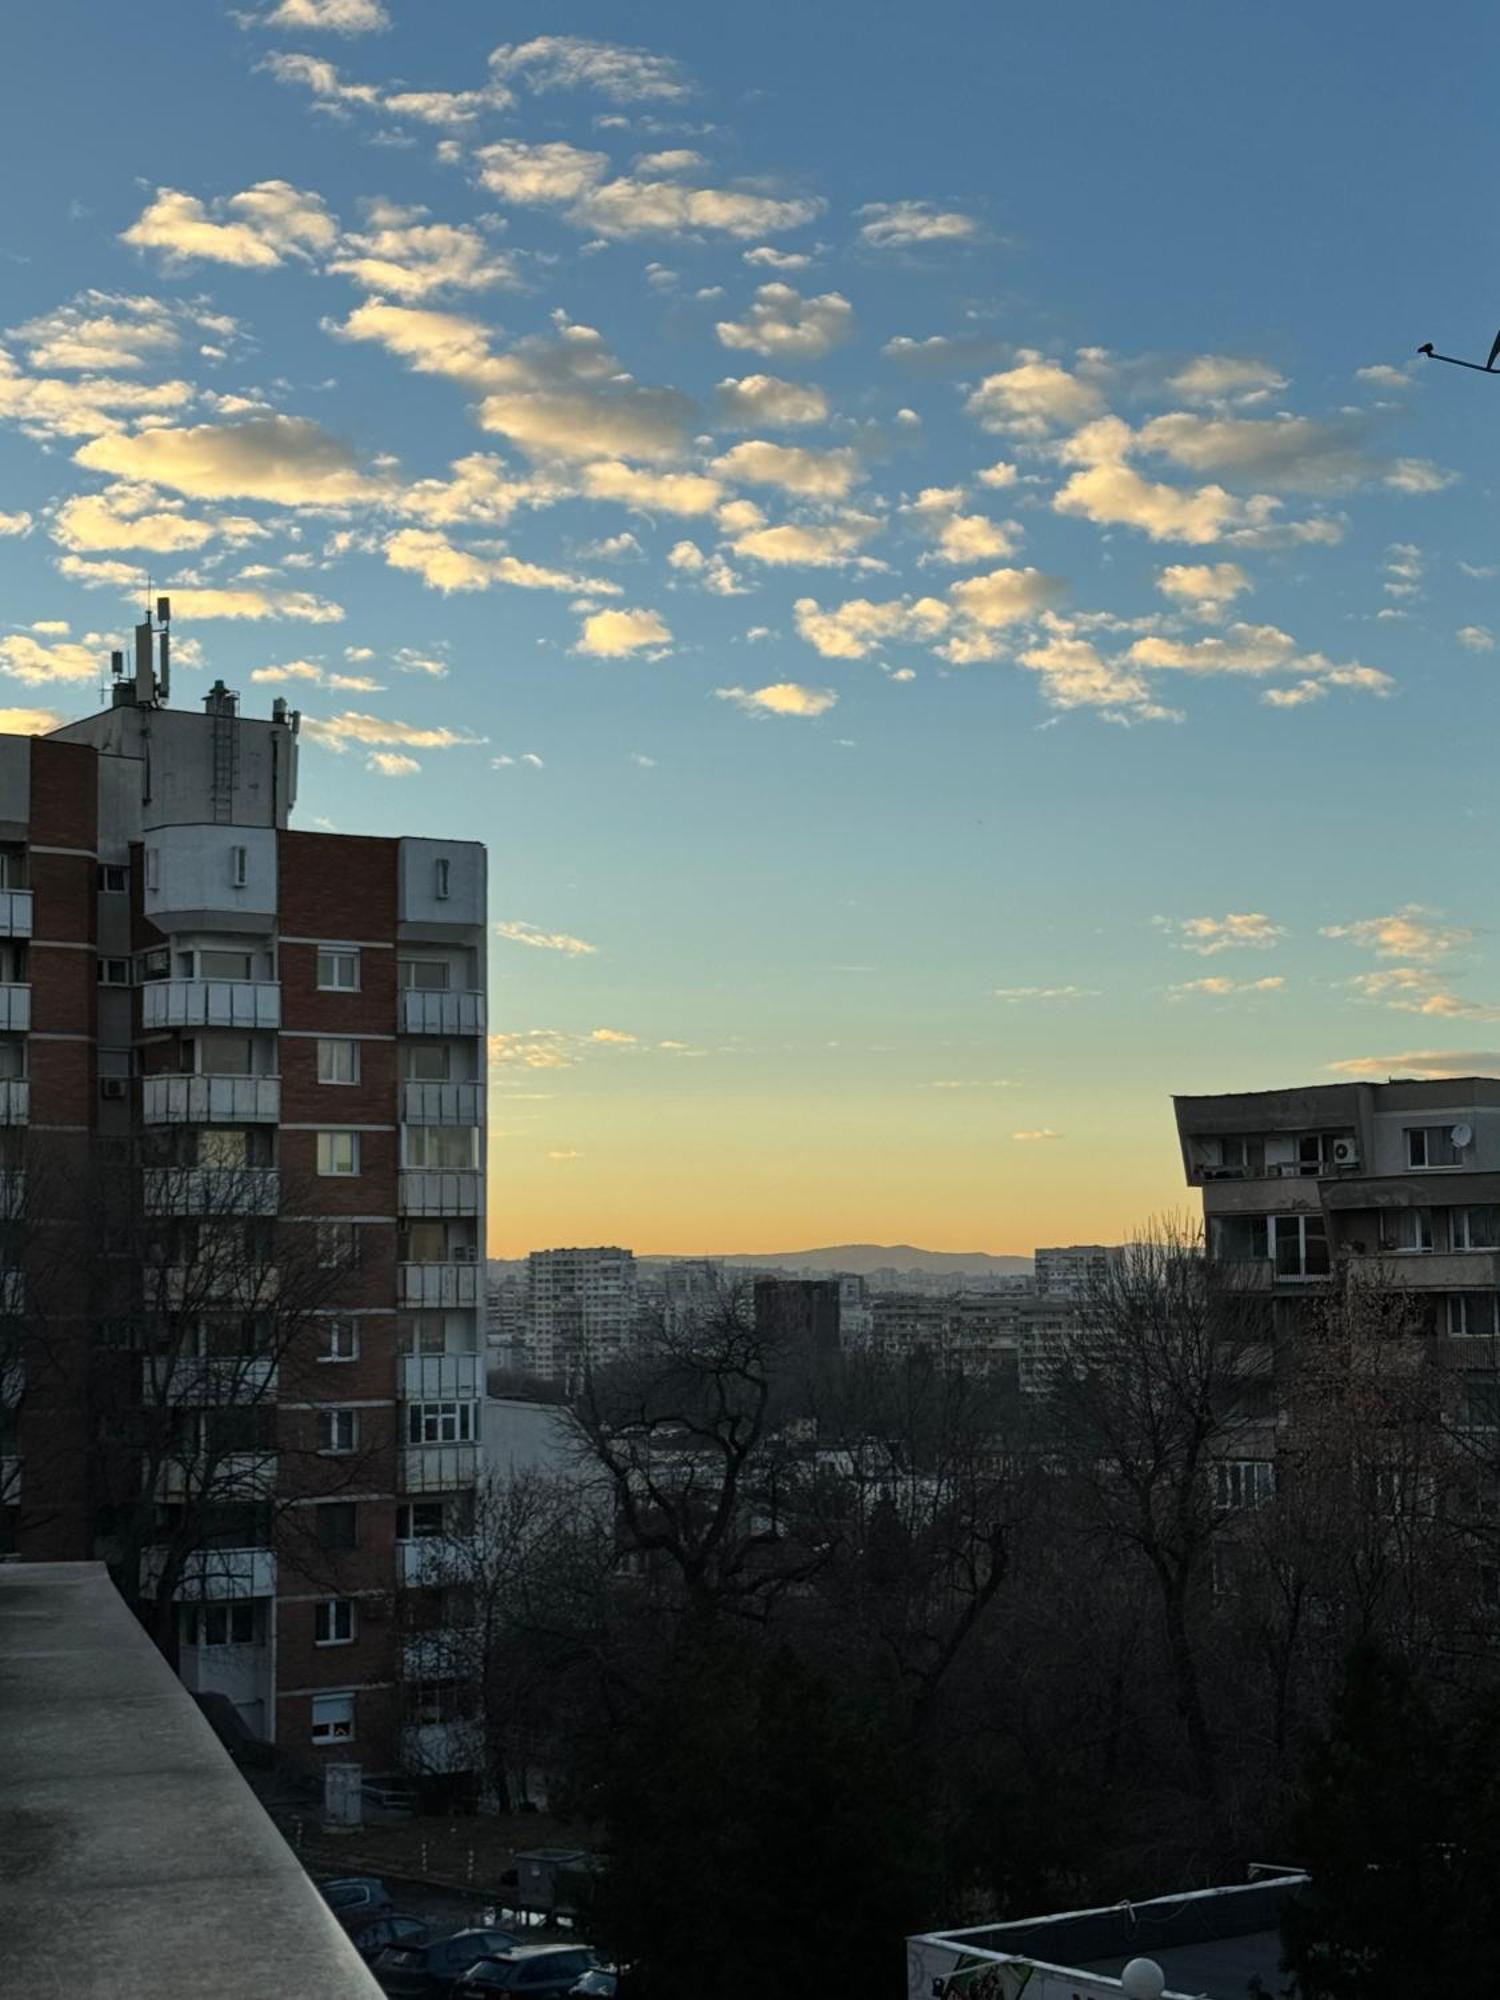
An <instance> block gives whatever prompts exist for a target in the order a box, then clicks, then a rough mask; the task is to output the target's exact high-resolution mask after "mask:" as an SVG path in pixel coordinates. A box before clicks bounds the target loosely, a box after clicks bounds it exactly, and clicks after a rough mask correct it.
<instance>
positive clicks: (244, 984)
mask: <svg viewBox="0 0 1500 2000" xmlns="http://www.w3.org/2000/svg"><path fill="white" fill-rule="evenodd" d="M141 1026H142V1027H143V1028H148V1029H149V1028H279V1027H280V1026H281V988H280V986H279V985H278V984H277V982H276V981H275V980H274V979H153V980H150V981H148V982H147V984H146V985H145V986H143V987H142V988H141Z"/></svg>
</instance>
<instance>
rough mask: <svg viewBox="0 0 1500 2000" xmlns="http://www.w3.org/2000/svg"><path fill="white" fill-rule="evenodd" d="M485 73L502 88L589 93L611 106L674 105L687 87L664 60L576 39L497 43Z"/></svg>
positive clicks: (679, 73) (687, 91) (671, 62)
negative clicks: (518, 86) (516, 85)
mask: <svg viewBox="0 0 1500 2000" xmlns="http://www.w3.org/2000/svg"><path fill="white" fill-rule="evenodd" d="M490 70H491V73H492V74H493V75H495V76H497V77H500V78H502V79H503V80H504V81H506V82H507V83H509V82H520V83H523V84H525V86H526V87H527V88H528V89H529V90H534V91H540V92H546V91H552V90H592V91H594V92H596V93H597V94H598V95H599V96H600V97H606V98H609V99H610V100H611V102H613V103H615V104H650V103H674V102H677V101H679V100H680V99H682V98H685V97H688V96H690V95H691V92H692V85H691V83H690V81H689V80H688V77H687V75H686V73H685V72H684V70H683V69H682V67H681V65H680V64H679V63H677V62H675V61H674V60H673V59H672V57H670V56H660V55H654V54H652V53H651V52H650V51H649V50H647V49H628V48H623V47H621V46H620V45H619V44H618V43H616V42H594V41H589V40H588V39H587V38H586V37H584V36H582V35H538V36H536V37H535V38H534V39H533V40H531V41H529V42H507V43H502V44H501V46H500V47H499V48H497V49H494V50H492V51H491V54H490Z"/></svg>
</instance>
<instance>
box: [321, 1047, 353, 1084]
mask: <svg viewBox="0 0 1500 2000" xmlns="http://www.w3.org/2000/svg"><path fill="white" fill-rule="evenodd" d="M318 1081H319V1083H358V1082H359V1043H358V1042H351V1041H321V1040H320V1041H319V1043H318Z"/></svg>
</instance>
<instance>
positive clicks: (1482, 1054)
mask: <svg viewBox="0 0 1500 2000" xmlns="http://www.w3.org/2000/svg"><path fill="white" fill-rule="evenodd" d="M1324 1068H1325V1069H1330V1070H1334V1071H1336V1072H1337V1073H1338V1074H1339V1075H1340V1076H1374V1077H1381V1078H1385V1077H1394V1076H1500V1053H1497V1052H1496V1051H1494V1050H1492V1049H1478V1050H1475V1049H1403V1050H1401V1051H1400V1052H1399V1054H1397V1055H1393V1056H1349V1057H1346V1058H1345V1059H1344V1060H1343V1061H1342V1062H1331V1063H1325V1064H1324Z"/></svg>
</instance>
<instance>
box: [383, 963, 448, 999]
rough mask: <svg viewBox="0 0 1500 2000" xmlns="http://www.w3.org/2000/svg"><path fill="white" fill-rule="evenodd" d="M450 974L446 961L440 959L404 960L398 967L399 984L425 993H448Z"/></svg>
mask: <svg viewBox="0 0 1500 2000" xmlns="http://www.w3.org/2000/svg"><path fill="white" fill-rule="evenodd" d="M448 972H449V967H448V965H447V963H446V961H445V960H443V959H440V958H403V959H400V960H399V961H398V962H397V966H396V977H397V979H398V981H399V983H400V984H401V985H402V986H414V987H417V988H418V989H419V990H420V991H421V992H423V993H446V992H447V990H448Z"/></svg>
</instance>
